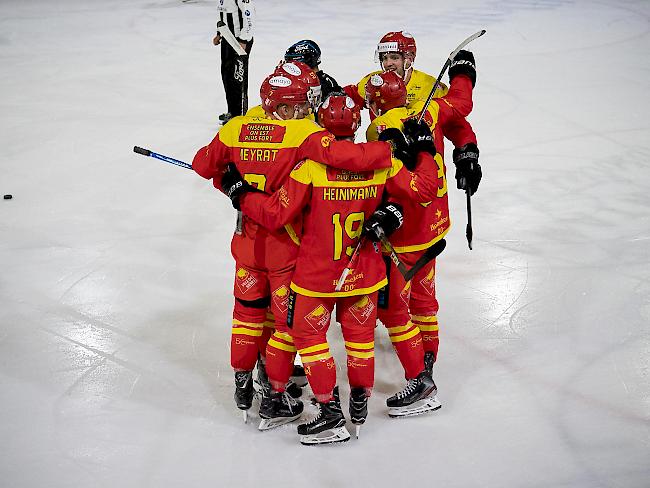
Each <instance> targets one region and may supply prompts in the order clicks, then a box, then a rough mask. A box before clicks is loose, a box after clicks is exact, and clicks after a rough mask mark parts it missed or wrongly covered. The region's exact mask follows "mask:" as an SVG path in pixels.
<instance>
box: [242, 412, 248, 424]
mask: <svg viewBox="0 0 650 488" xmlns="http://www.w3.org/2000/svg"><path fill="white" fill-rule="evenodd" d="M241 413H242V416H243V418H244V423H245V424H247V423H248V410H242V411H241Z"/></svg>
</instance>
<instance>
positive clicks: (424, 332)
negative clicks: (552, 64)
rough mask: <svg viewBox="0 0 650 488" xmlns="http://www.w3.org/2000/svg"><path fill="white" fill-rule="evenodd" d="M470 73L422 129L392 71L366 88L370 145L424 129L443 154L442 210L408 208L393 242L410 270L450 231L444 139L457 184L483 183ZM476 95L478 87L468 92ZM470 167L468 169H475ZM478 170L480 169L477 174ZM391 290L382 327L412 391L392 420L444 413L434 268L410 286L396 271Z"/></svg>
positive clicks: (436, 105)
mask: <svg viewBox="0 0 650 488" xmlns="http://www.w3.org/2000/svg"><path fill="white" fill-rule="evenodd" d="M470 75H471V72H470V73H469V75H468V73H467V72H465V71H462V70H461V71H458V70H454V71H453V72H450V85H451V86H450V89H449V92H448V94H447V95H445V96H444V97H443V98H442V99H433V100H432V102H431V104H430V105H429V108H428V110H427V112H426V113H425V117H424V119H423V123H422V125H420V126H418V124H417V123H416V119H417V117H418V116H419V114H420V112H421V110H422V109H423V106H424V104H423V103H422V102H417V103H415V104H413V105H412V107H411V108H409V107H408V106H407V103H406V87H405V86H404V82H403V81H402V79H401V78H400V77H399V76H398V75H397V73H394V72H391V71H387V72H383V73H378V74H375V75H373V76H371V77H370V78H369V79H368V83H367V85H366V97H367V104H368V106H369V107H370V110H371V111H372V112H373V113H374V114H375V115H376V118H375V119H374V120H373V121H372V122H371V124H370V126H369V127H368V130H367V132H366V137H367V139H368V140H377V139H378V138H381V134H382V133H384V134H385V133H386V132H388V131H394V130H396V129H400V130H404V132H405V133H406V134H409V135H410V136H412V137H415V138H417V131H418V130H422V129H423V127H422V126H424V125H427V126H429V127H431V130H433V133H434V142H435V145H436V148H437V149H438V154H437V156H436V161H437V163H438V166H439V176H440V179H441V182H442V185H441V186H440V188H439V191H438V194H437V196H438V198H437V200H436V202H435V205H427V204H424V205H423V204H419V203H417V202H412V201H406V200H404V201H401V202H400V203H402V205H403V207H404V210H405V214H406V215H408V216H409V219H408V220H407V222H406V224H405V225H404V227H403V228H402V229H400V231H398V232H396V233H395V234H394V236H393V237H392V239H391V242H392V243H393V246H394V248H395V251H396V252H397V253H398V254H399V256H400V258H401V259H402V261H403V262H404V263H405V264H406V265H407V266H412V265H413V264H414V263H415V261H416V260H417V259H418V258H419V257H420V256H421V255H422V253H424V252H425V250H426V249H427V248H428V247H430V246H431V245H433V244H434V243H435V242H437V241H438V240H440V239H442V238H443V237H444V235H445V234H446V233H447V231H448V230H449V226H450V219H449V207H448V203H447V183H446V177H445V166H444V162H443V158H442V156H443V154H444V142H443V134H445V135H446V136H447V138H449V139H450V140H451V141H452V142H453V143H454V144H455V145H456V146H457V147H459V148H460V149H457V150H455V151H454V162H455V163H456V165H457V178H458V177H460V176H462V177H465V178H467V179H468V180H469V181H472V184H474V182H476V185H478V181H476V177H477V171H478V179H480V166H479V165H478V159H477V158H478V148H477V147H476V135H475V134H474V132H473V130H472V128H471V126H470V125H469V123H468V122H467V120H465V118H464V117H463V116H462V114H461V113H459V112H458V111H457V110H456V109H455V106H457V105H459V104H462V103H465V102H466V100H465V96H466V93H467V90H468V86H467V85H469V84H470V83H471V76H470ZM469 89H470V92H471V86H470V87H469ZM404 121H406V122H404ZM468 165H469V166H468ZM471 168H474V169H471ZM389 266H390V271H389V273H388V276H389V284H388V287H387V290H386V297H387V308H386V309H380V310H379V319H380V320H381V321H382V323H383V324H384V325H385V326H386V328H387V329H388V333H389V336H390V338H391V341H392V343H393V347H394V348H395V351H396V352H397V355H398V357H399V359H400V362H401V363H402V366H403V367H404V369H405V375H406V378H407V385H406V387H405V388H404V389H403V390H402V391H400V392H398V393H397V394H395V395H393V396H392V397H390V398H389V399H388V400H387V405H388V407H389V409H390V410H389V415H391V416H395V417H401V416H410V415H417V414H420V413H424V412H427V411H430V410H436V409H438V408H440V406H441V404H440V402H439V401H438V400H437V398H436V391H437V390H436V389H434V390H433V392H430V394H428V395H427V394H426V390H427V388H426V385H425V384H424V383H423V382H424V381H425V378H427V377H430V378H432V376H433V363H434V362H435V360H436V356H437V351H438V340H439V339H438V321H437V313H438V301H437V300H436V295H435V260H433V261H431V262H430V263H429V264H428V265H427V266H425V267H424V268H422V269H421V270H420V271H419V272H418V273H417V274H416V275H415V277H414V278H413V279H412V280H411V281H410V282H408V283H407V282H405V280H404V278H403V277H402V275H401V274H400V273H398V272H396V269H395V268H394V266H393V265H391V264H390V263H389Z"/></svg>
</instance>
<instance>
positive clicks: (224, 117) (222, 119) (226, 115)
mask: <svg viewBox="0 0 650 488" xmlns="http://www.w3.org/2000/svg"><path fill="white" fill-rule="evenodd" d="M230 119H232V114H231V113H230V112H226V113H223V114H221V115H219V125H226V124H227V123H228V121H229V120H230Z"/></svg>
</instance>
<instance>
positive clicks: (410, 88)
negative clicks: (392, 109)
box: [345, 31, 472, 118]
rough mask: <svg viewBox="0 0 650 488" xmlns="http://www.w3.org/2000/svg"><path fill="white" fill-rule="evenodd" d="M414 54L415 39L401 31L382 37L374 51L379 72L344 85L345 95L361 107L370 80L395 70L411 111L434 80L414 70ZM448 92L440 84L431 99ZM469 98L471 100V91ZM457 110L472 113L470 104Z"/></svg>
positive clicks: (423, 98) (464, 114)
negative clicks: (404, 88) (404, 87)
mask: <svg viewBox="0 0 650 488" xmlns="http://www.w3.org/2000/svg"><path fill="white" fill-rule="evenodd" d="M416 54H417V49H416V45H415V39H414V38H413V36H412V35H411V34H409V33H408V32H404V31H399V32H389V33H388V34H386V35H385V36H383V37H382V38H381V40H380V41H379V43H378V44H377V49H376V51H375V61H378V62H379V64H380V66H381V71H375V72H372V73H370V74H368V75H366V76H364V77H363V78H362V79H361V81H359V83H357V84H356V85H348V86H346V87H345V92H346V93H347V94H348V95H350V96H351V97H352V98H353V99H354V101H355V102H356V103H357V104H359V105H362V106H364V105H365V103H366V84H367V83H368V80H369V79H370V77H371V76H373V75H375V74H378V73H381V72H383V71H394V72H395V73H396V74H397V75H398V76H399V77H400V78H402V80H403V81H404V84H405V85H406V106H407V107H408V108H411V107H412V105H413V104H414V103H415V102H417V101H422V102H424V101H425V100H426V99H427V97H428V96H429V93H430V92H431V89H432V88H433V85H434V83H435V81H436V79H435V77H433V76H431V75H429V74H427V73H425V72H423V71H418V70H416V69H415V68H414V67H413V65H414V63H415V55H416ZM447 90H448V88H447V86H446V85H445V84H444V83H440V85H439V87H438V88H437V89H436V92H435V94H434V97H436V98H437V97H442V96H443V95H445V94H446V93H447ZM469 96H470V99H471V91H470V94H469ZM457 109H458V110H459V111H460V112H461V113H462V115H463V116H465V117H466V116H467V115H468V114H469V113H470V112H471V109H472V107H471V104H470V105H469V107H467V106H464V105H462V106H458V107H457ZM371 118H372V114H371Z"/></svg>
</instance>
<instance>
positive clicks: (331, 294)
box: [291, 278, 388, 297]
mask: <svg viewBox="0 0 650 488" xmlns="http://www.w3.org/2000/svg"><path fill="white" fill-rule="evenodd" d="M387 283H388V280H387V279H386V278H384V279H382V280H381V281H380V282H379V283H377V284H376V285H372V286H369V287H367V288H357V289H356V290H350V291H332V292H320V291H311V290H307V289H306V288H302V287H300V286H298V285H296V284H295V283H293V282H292V283H291V289H292V290H293V291H295V292H296V293H300V294H301V295H306V296H308V297H353V296H357V295H370V294H371V293H374V292H376V291H377V290H379V289H380V288H383V287H384V286H386V284H387Z"/></svg>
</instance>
